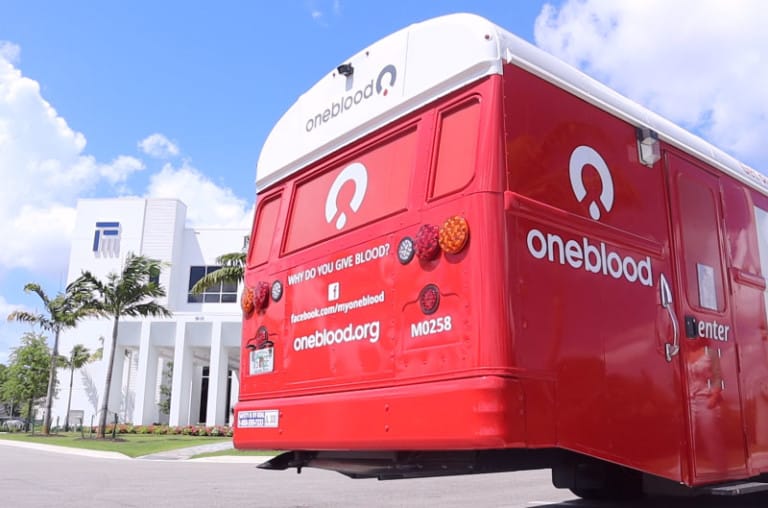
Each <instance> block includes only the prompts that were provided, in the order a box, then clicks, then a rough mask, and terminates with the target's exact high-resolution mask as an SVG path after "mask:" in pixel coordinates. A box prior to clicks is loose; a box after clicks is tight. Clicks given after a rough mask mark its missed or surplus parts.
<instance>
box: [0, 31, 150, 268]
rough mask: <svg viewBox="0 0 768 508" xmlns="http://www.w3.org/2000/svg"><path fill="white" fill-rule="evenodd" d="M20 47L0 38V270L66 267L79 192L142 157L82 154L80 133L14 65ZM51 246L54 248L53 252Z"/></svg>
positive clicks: (119, 174) (115, 179)
mask: <svg viewBox="0 0 768 508" xmlns="http://www.w3.org/2000/svg"><path fill="white" fill-rule="evenodd" d="M19 54H20V52H19V48H18V46H16V45H13V44H10V43H0V182H2V185H0V238H5V239H13V241H6V242H3V248H2V249H0V272H2V271H7V270H10V269H14V268H27V269H34V270H35V271H36V272H42V273H43V274H60V273H62V272H65V271H66V263H67V255H66V253H68V252H69V238H70V234H71V231H72V229H73V227H74V216H75V213H74V205H75V202H76V200H77V198H78V197H79V196H81V195H83V194H84V193H86V192H87V191H89V190H91V189H93V188H94V187H95V186H96V185H98V184H99V183H101V182H106V183H108V184H112V185H114V184H121V183H123V182H125V180H126V179H127V178H128V177H129V176H130V175H131V174H133V173H134V172H136V171H140V170H142V169H144V164H143V163H142V162H141V161H140V160H138V159H135V158H133V157H127V156H119V157H116V158H115V159H114V160H113V161H112V162H109V163H99V162H97V161H96V160H95V159H94V157H92V156H90V155H85V154H83V151H84V149H85V146H86V140H85V136H83V134H81V133H80V132H77V131H74V130H73V129H71V128H70V127H69V125H68V124H67V122H66V120H65V119H64V118H62V117H61V116H59V114H58V113H57V112H56V110H55V109H54V108H53V107H52V106H51V105H50V104H49V103H48V102H47V101H46V100H45V99H44V98H43V97H42V95H41V93H40V85H39V84H38V83H37V81H35V80H33V79H30V78H28V77H25V76H23V75H22V73H21V71H20V70H19V69H18V68H17V67H16V64H15V63H16V62H17V61H18V59H19ZM52 254H55V255H52Z"/></svg>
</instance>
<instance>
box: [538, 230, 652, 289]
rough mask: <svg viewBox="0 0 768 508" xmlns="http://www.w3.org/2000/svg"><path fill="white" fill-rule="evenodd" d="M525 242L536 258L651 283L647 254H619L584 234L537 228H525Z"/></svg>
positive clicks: (618, 277) (619, 277)
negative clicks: (570, 235) (564, 234)
mask: <svg viewBox="0 0 768 508" xmlns="http://www.w3.org/2000/svg"><path fill="white" fill-rule="evenodd" d="M527 243H528V252H530V253H531V255H532V256H533V257H535V258H536V259H544V258H546V259H547V260H548V261H549V262H550V263H560V264H561V265H565V264H568V266H570V267H571V268H575V269H582V268H583V269H584V270H586V271H588V272H590V273H596V274H602V275H610V276H611V277H613V278H614V279H621V278H624V279H626V280H627V281H629V282H639V283H640V284H642V285H643V286H653V276H652V274H651V258H650V257H647V256H646V258H645V259H643V260H641V261H637V260H636V259H635V258H633V257H632V256H624V257H622V256H621V255H620V254H618V253H616V252H614V251H612V250H610V249H609V248H608V247H607V246H606V245H605V243H603V242H600V243H599V244H597V245H593V244H592V243H591V242H590V241H589V239H588V238H586V237H584V238H581V240H580V241H577V240H563V238H562V237H561V236H559V235H555V234H552V233H548V234H546V235H545V234H544V233H542V232H541V231H540V230H538V229H532V230H530V231H529V232H528V239H527Z"/></svg>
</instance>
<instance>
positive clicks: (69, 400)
mask: <svg viewBox="0 0 768 508" xmlns="http://www.w3.org/2000/svg"><path fill="white" fill-rule="evenodd" d="M69 361H70V362H71V363H70V365H69V395H68V396H67V414H66V415H65V416H64V432H69V408H70V406H71V405H72V382H73V381H74V380H75V356H74V355H72V358H70V359H69Z"/></svg>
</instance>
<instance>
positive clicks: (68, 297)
mask: <svg viewBox="0 0 768 508" xmlns="http://www.w3.org/2000/svg"><path fill="white" fill-rule="evenodd" d="M24 291H26V292H27V293H35V294H37V296H39V297H40V299H41V300H42V301H43V307H44V309H45V312H44V313H43V314H33V313H32V312H28V311H25V310H16V311H13V312H11V313H10V314H9V315H8V321H20V322H25V323H31V324H34V325H37V326H39V327H40V328H42V329H43V330H45V331H47V332H50V333H52V334H53V351H52V354H51V363H50V367H49V369H48V391H47V393H46V396H45V418H44V420H43V434H46V435H47V434H50V433H51V407H52V406H53V395H54V391H55V389H56V368H57V360H58V357H59V334H60V333H61V331H62V330H64V329H66V328H73V327H74V326H75V325H76V324H77V322H78V321H79V320H80V319H81V318H83V317H85V316H86V315H88V314H89V313H90V312H91V311H90V310H89V309H88V307H87V306H86V305H85V302H86V299H87V294H84V293H82V292H81V291H80V290H79V289H78V288H77V287H74V286H73V285H72V284H70V285H69V286H67V288H66V290H65V291H64V293H59V294H58V295H56V298H53V299H51V298H49V297H48V295H46V294H45V291H43V289H42V288H41V287H40V285H38V284H35V283H29V284H27V285H25V286H24Z"/></svg>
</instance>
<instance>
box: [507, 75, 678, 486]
mask: <svg viewBox="0 0 768 508" xmlns="http://www.w3.org/2000/svg"><path fill="white" fill-rule="evenodd" d="M504 71H505V75H504V81H505V82H504V95H505V98H504V100H505V105H504V107H505V130H506V147H507V171H508V187H509V197H508V199H507V201H508V206H507V210H508V215H509V231H508V241H509V242H510V243H511V245H512V247H511V249H510V250H511V252H512V253H513V264H512V273H511V274H510V285H511V286H512V287H513V288H514V289H515V294H514V295H513V299H512V308H513V309H514V312H515V316H514V323H515V330H516V336H517V340H516V354H517V365H518V366H519V368H520V369H521V370H522V371H523V374H522V375H523V376H526V377H529V378H530V379H532V380H535V379H541V381H540V383H542V384H543V385H544V386H546V383H551V382H552V381H550V380H554V385H555V388H554V397H555V400H556V403H555V404H556V409H555V411H556V417H555V419H556V421H557V428H556V437H555V440H556V445H558V446H561V447H563V448H567V449H571V450H575V451H579V452H582V453H585V454H588V455H591V456H594V457H597V458H601V459H604V460H608V461H612V462H616V463H619V464H623V465H626V466H628V467H632V468H636V469H640V470H642V471H646V472H649V473H653V474H656V475H659V476H663V477H667V478H671V479H674V480H680V479H681V465H682V460H683V457H684V456H685V454H684V446H685V441H684V439H685V433H684V421H685V420H684V415H683V411H682V408H683V405H682V401H681V392H682V389H681V385H680V367H679V362H678V361H674V362H671V363H670V362H667V361H666V359H665V356H664V347H665V343H669V342H672V340H673V334H672V323H671V320H670V317H669V315H668V314H667V312H666V310H665V309H663V308H662V307H661V305H660V299H659V289H658V286H659V280H660V277H661V276H662V275H664V276H665V277H666V278H667V280H670V277H671V267H670V262H669V230H668V224H669V219H668V213H669V211H668V205H667V198H666V195H665V190H664V189H665V186H664V173H663V166H662V165H661V164H659V163H657V164H656V165H655V166H654V167H652V168H648V167H645V166H643V165H641V164H639V163H638V160H637V147H636V141H635V139H636V138H635V128H634V126H631V125H628V124H626V123H625V122H623V121H621V120H619V119H617V118H615V117H613V116H611V115H609V114H608V113H606V112H603V111H601V110H598V109H597V108H595V107H594V106H592V105H590V104H588V103H586V102H585V101H583V100H581V99H579V98H577V97H575V96H573V95H571V94H569V93H567V92H565V91H563V90H561V89H558V88H557V87H555V86H553V85H551V84H549V83H546V82H544V81H543V80H541V79H540V78H537V77H535V76H533V75H531V74H529V73H527V72H526V71H524V70H521V69H519V68H517V67H514V66H512V65H508V66H505V69H504ZM532 382H534V381H532ZM550 393H551V392H550V391H549V390H547V389H546V388H544V387H543V388H541V389H539V390H536V391H533V390H532V391H531V393H530V394H529V393H528V391H526V397H527V398H529V397H530V398H534V397H541V398H542V401H541V402H538V403H536V402H533V403H531V404H530V406H529V407H531V408H532V410H538V411H541V414H540V415H537V414H529V415H528V420H529V422H530V423H529V427H533V426H534V425H535V424H536V423H537V422H541V421H544V420H545V419H546V418H550V417H551V415H550V414H549V413H548V412H547V411H546V409H545V408H546V407H547V403H548V401H547V397H549V396H550V395H549V394H550ZM536 408H538V409H536Z"/></svg>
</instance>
